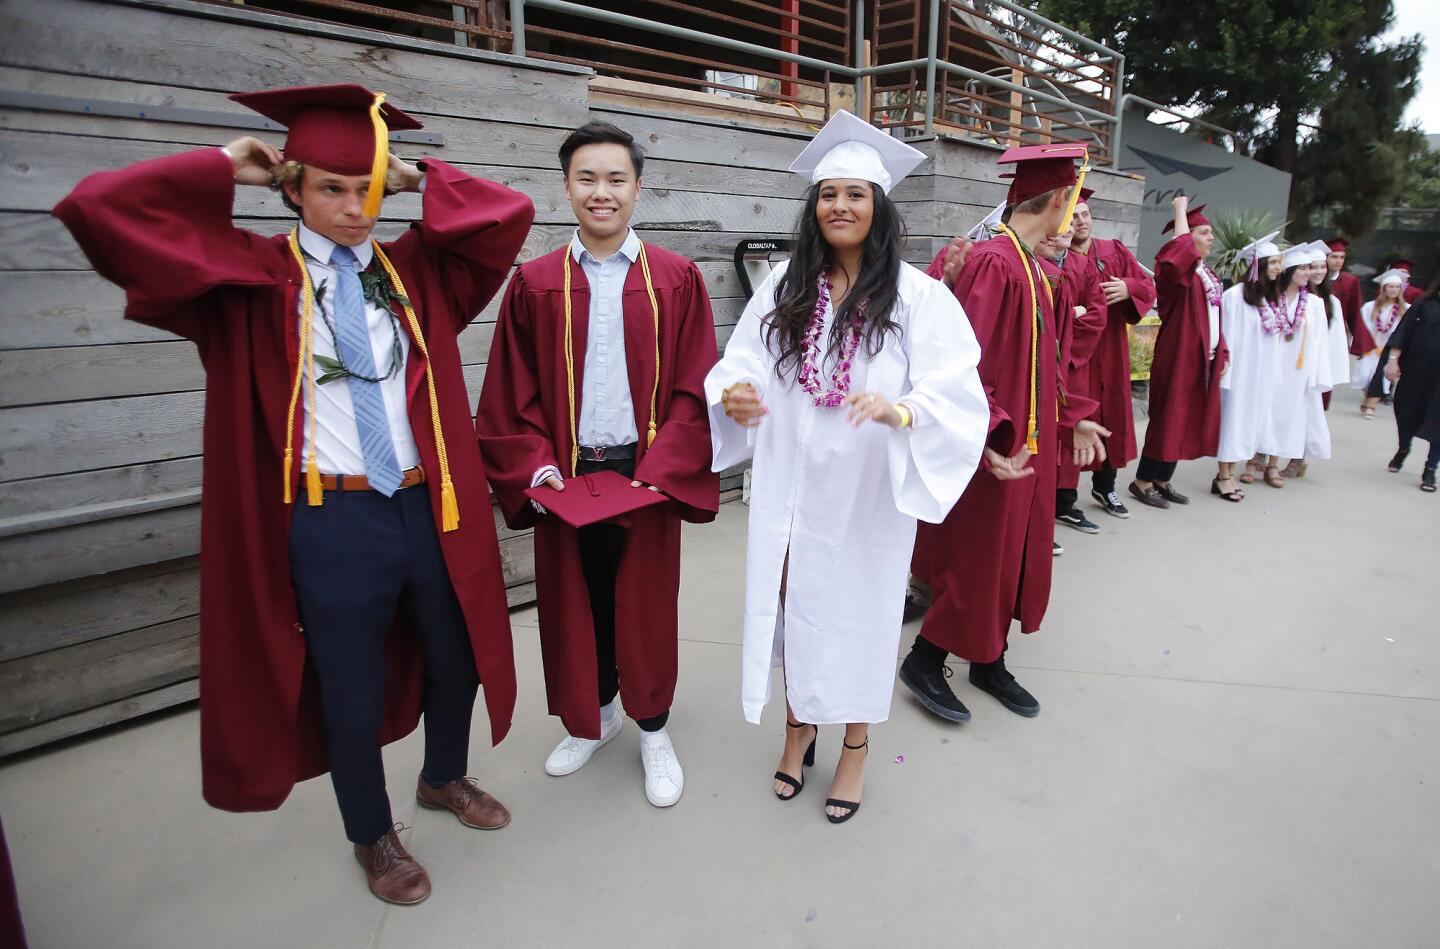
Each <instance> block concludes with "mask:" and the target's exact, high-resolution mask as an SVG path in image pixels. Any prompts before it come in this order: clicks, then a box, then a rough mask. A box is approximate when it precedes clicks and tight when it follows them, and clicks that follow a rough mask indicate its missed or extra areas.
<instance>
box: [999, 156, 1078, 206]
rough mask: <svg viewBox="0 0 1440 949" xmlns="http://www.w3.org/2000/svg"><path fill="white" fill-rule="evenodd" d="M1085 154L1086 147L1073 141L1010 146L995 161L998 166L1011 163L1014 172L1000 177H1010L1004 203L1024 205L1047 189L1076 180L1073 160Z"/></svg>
mask: <svg viewBox="0 0 1440 949" xmlns="http://www.w3.org/2000/svg"><path fill="white" fill-rule="evenodd" d="M1084 157H1085V146H1084V145H1074V144H1052V145H1021V146H1018V147H1016V148H1009V149H1006V150H1005V153H1004V154H1003V155H1001V156H1000V157H999V159H997V160H996V162H995V163H996V164H997V165H1014V166H1015V170H1014V171H1013V172H1006V173H1005V174H1003V175H1001V176H1000V177H1001V178H1013V179H1014V180H1013V181H1011V182H1010V193H1009V194H1008V195H1006V196H1005V202H1006V203H1007V204H1023V203H1025V202H1026V201H1029V200H1030V199H1031V198H1036V197H1039V196H1040V195H1042V194H1045V193H1046V192H1047V191H1054V190H1055V189H1056V188H1064V187H1066V186H1068V185H1073V184H1074V183H1075V161H1076V160H1077V159H1083V158H1084Z"/></svg>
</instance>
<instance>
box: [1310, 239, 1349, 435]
mask: <svg viewBox="0 0 1440 949" xmlns="http://www.w3.org/2000/svg"><path fill="white" fill-rule="evenodd" d="M1310 250H1311V252H1312V253H1313V254H1316V255H1318V256H1319V260H1318V261H1317V262H1315V263H1312V264H1311V265H1310V289H1311V291H1312V292H1315V291H1316V288H1317V287H1319V286H1320V285H1321V284H1322V283H1323V282H1324V281H1325V279H1326V278H1327V277H1328V276H1329V269H1328V268H1327V267H1326V266H1325V258H1326V255H1328V254H1329V253H1330V247H1329V245H1327V244H1326V243H1325V242H1324V241H1311V242H1310ZM1321 301H1322V303H1325V304H1326V305H1327V306H1328V310H1326V311H1322V312H1325V354H1324V357H1323V359H1322V360H1321V362H1322V364H1323V365H1322V366H1321V369H1322V372H1323V375H1322V377H1321V378H1320V379H1319V380H1318V381H1319V385H1320V393H1321V394H1323V393H1326V392H1330V391H1333V390H1334V389H1335V387H1336V386H1341V385H1344V384H1345V382H1346V381H1347V380H1348V379H1349V378H1350V339H1349V337H1348V336H1347V335H1346V334H1345V311H1344V308H1343V307H1341V306H1340V298H1339V297H1337V296H1336V295H1335V294H1333V293H1332V294H1330V299H1329V301H1325V299H1324V297H1321ZM1330 448H1331V443H1330V419H1329V417H1328V414H1327V413H1326V411H1325V403H1324V401H1323V400H1322V399H1321V397H1320V395H1318V394H1317V395H1316V397H1315V398H1314V399H1313V400H1311V401H1310V402H1309V403H1308V407H1307V409H1306V417H1305V457H1307V458H1329V457H1330V454H1331V451H1330Z"/></svg>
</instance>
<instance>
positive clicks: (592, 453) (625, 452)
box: [580, 443, 635, 461]
mask: <svg viewBox="0 0 1440 949" xmlns="http://www.w3.org/2000/svg"><path fill="white" fill-rule="evenodd" d="M634 457H635V445H634V444H633V443H632V444H629V445H610V446H608V447H606V446H601V447H599V448H591V447H590V446H589V445H581V446H580V460H581V461H628V460H630V459H632V458H634Z"/></svg>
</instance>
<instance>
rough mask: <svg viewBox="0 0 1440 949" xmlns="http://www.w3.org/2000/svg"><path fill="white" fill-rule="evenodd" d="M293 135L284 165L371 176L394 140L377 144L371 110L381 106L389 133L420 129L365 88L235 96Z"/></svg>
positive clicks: (301, 88) (288, 136)
mask: <svg viewBox="0 0 1440 949" xmlns="http://www.w3.org/2000/svg"><path fill="white" fill-rule="evenodd" d="M230 98H231V99H234V100H235V101H236V102H238V103H240V104H241V105H243V106H245V107H246V108H250V109H254V110H255V111H256V112H259V113H260V114H261V115H263V116H265V117H266V118H267V119H273V120H274V121H276V122H279V123H280V124H281V125H283V126H285V128H286V129H287V130H288V132H287V134H286V137H285V149H284V151H285V160H286V161H298V162H300V163H301V164H303V165H314V166H315V167H317V168H323V169H324V170H325V171H329V172H334V173H335V174H337V175H368V174H370V170H371V168H372V167H373V165H374V163H375V155H376V152H377V151H378V150H379V149H381V148H383V149H385V151H386V153H387V154H388V152H389V141H388V137H387V140H386V141H384V142H377V141H376V135H375V132H376V129H375V122H374V120H373V119H372V118H371V115H370V113H371V109H372V108H376V107H377V102H376V99H377V98H378V99H380V102H379V103H378V113H379V117H380V118H381V119H382V120H383V122H384V124H383V125H382V127H381V130H382V131H383V130H384V129H386V128H390V129H397V130H398V129H418V128H422V126H421V124H420V123H419V122H418V121H417V120H416V119H414V118H412V117H411V116H409V115H406V114H405V113H404V112H401V111H400V110H399V109H397V108H395V107H394V106H393V105H391V104H390V103H388V102H385V101H384V97H383V96H381V95H378V94H377V93H374V92H371V91H370V90H369V89H366V88H365V87H364V86H359V85H355V84H354V83H344V84H341V85H334V86H295V87H292V88H289V89H268V90H265V91H263V92H237V93H236V94H235V95H232V96H231V97H230Z"/></svg>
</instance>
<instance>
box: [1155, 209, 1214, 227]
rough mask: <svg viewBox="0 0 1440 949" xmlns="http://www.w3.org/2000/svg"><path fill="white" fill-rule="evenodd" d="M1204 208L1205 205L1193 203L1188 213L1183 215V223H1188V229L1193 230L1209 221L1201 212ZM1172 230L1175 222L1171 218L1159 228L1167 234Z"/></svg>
mask: <svg viewBox="0 0 1440 949" xmlns="http://www.w3.org/2000/svg"><path fill="white" fill-rule="evenodd" d="M1204 210H1205V205H1203V204H1197V205H1195V207H1193V208H1191V209H1190V213H1189V214H1186V215H1185V223H1186V224H1189V225H1190V230H1192V231H1193V230H1195V228H1197V227H1200V226H1202V225H1205V224H1209V223H1210V219H1209V218H1208V217H1206V216H1205V215H1204V214H1203V213H1201V212H1203V211H1204ZM1173 230H1175V222H1174V221H1173V220H1172V221H1166V222H1165V226H1164V227H1162V228H1161V229H1160V233H1161V234H1169V233H1170V232H1171V231H1173Z"/></svg>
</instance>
